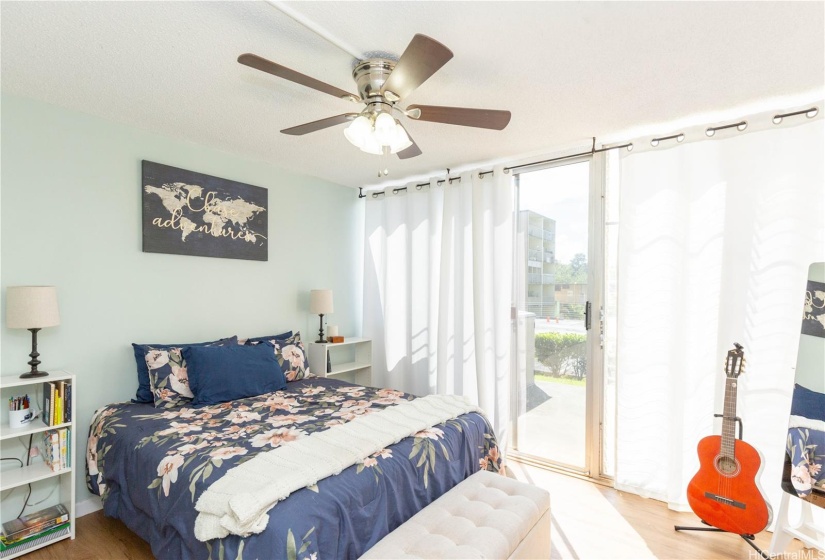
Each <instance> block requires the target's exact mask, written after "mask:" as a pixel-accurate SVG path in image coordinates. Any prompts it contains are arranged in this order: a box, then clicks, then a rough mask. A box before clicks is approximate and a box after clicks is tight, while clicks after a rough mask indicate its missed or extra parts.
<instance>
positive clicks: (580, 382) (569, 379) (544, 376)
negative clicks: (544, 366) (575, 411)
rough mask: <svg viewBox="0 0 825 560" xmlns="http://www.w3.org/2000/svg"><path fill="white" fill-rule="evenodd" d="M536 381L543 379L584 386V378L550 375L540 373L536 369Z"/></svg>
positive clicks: (550, 381) (547, 381) (549, 381)
mask: <svg viewBox="0 0 825 560" xmlns="http://www.w3.org/2000/svg"><path fill="white" fill-rule="evenodd" d="M535 375H536V381H543V382H546V383H561V384H563V385H579V386H581V387H584V386H585V379H583V378H582V379H576V378H575V377H567V376H564V377H553V376H552V375H549V374H546V373H542V372H540V371H537V372H536V373H535Z"/></svg>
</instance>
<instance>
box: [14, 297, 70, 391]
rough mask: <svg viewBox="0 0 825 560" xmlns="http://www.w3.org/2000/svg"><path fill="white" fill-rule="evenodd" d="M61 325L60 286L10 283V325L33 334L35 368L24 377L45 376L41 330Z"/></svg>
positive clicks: (30, 363)
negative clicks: (42, 362) (40, 344)
mask: <svg viewBox="0 0 825 560" xmlns="http://www.w3.org/2000/svg"><path fill="white" fill-rule="evenodd" d="M59 324H60V312H59V311H58V309H57V288H55V287H54V286H9V287H8V288H6V326H7V327H9V328H10V329H28V330H30V331H31V333H32V352H31V354H29V357H31V360H30V361H29V366H31V371H29V372H28V373H24V374H23V375H21V376H20V377H22V378H29V377H44V376H46V375H49V374H48V373H47V372H45V371H40V370H38V369H37V366H39V365H40V360H38V359H37V358H38V356H40V354H39V353H38V352H37V331H39V330H40V329H42V328H44V327H54V326H56V325H59Z"/></svg>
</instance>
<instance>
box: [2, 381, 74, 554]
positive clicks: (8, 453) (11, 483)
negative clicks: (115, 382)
mask: <svg viewBox="0 0 825 560" xmlns="http://www.w3.org/2000/svg"><path fill="white" fill-rule="evenodd" d="M49 381H69V382H71V384H72V414H71V418H70V419H69V422H65V423H62V424H57V425H54V426H47V425H46V423H45V422H44V421H43V420H42V417H41V418H37V419H36V420H34V421H32V422H31V423H29V424H28V425H26V426H23V427H22V428H14V429H11V428H9V412H8V406H7V404H6V403H8V400H9V397H20V396H24V395H28V396H29V398H30V399H31V400H32V402H33V403H34V405H35V406H36V407H37V408H38V409H42V408H43V383H45V382H49ZM0 404H2V405H3V406H2V407H0V410H1V411H2V412H0V455H2V456H3V457H17V458H20V459H22V460H23V461H24V462H25V460H26V457H25V454H23V455H22V456H21V454H20V453H21V448H22V451H25V447H26V446H27V445H28V437H24V436H29V435H32V436H34V438H35V439H34V443H33V444H32V446H33V447H34V446H35V445H36V444H37V443H38V438H37V434H39V433H42V432H45V431H46V430H56V429H59V428H70V430H69V432H70V437H69V455H70V459H69V461H70V465H71V466H70V467H68V468H64V469H61V470H59V471H52V470H51V468H49V467H48V465H46V463H44V462H43V459H42V458H41V457H40V456H39V455H38V456H36V457H32V458H31V464H29V465H28V466H24V467H18V466H16V465H17V463H16V462H15V463H14V465H15V466H14V467H13V468H12V467H11V466H10V465H11V464H12V462H11V461H3V462H2V463H3V465H2V470H0V492H3V493H4V494H6V493H7V492H8V491H10V490H14V489H16V488H20V487H21V486H26V485H27V484H35V485H42V486H43V488H41V489H40V490H41V491H43V492H46V493H48V494H49V495H50V496H52V497H51V498H48V497H47V499H46V500H44V502H43V503H42V504H39V505H37V506H33V507H32V506H29V507H27V508H26V512H25V513H27V514H28V513H34V512H35V511H39V510H41V509H45V508H48V507H50V506H53V505H56V504H58V503H60V504H63V505H64V506H65V507H66V509H67V510H69V527H68V528H67V529H65V530H63V531H58V532H56V533H52V534H51V535H48V536H46V537H43V538H40V539H35V540H33V541H30V542H28V543H25V544H22V545H20V546H19V547H15V548H10V549H8V550H5V551H3V552H2V553H0V559H2V560H10V559H11V558H17V557H18V556H22V555H24V554H27V553H29V552H32V551H34V550H37V549H39V548H43V547H44V546H48V545H50V544H52V543H55V542H57V541H60V540H63V539H69V538H70V539H74V538H75V526H76V523H75V519H76V518H75V490H76V489H75V472H74V471H75V469H76V468H77V445H76V443H77V434H76V429H75V425H74V424H75V419H76V418H77V412H76V411H77V380H76V378H75V376H74V375H73V374H71V373H69V372H66V371H51V372H49V375H48V376H45V377H33V378H29V379H21V378H20V376H19V375H4V376H2V377H0ZM21 440H22V441H23V442H25V444H23V443H21ZM14 448H16V451H15V450H14ZM49 487H51V490H49ZM24 492H25V490H17V491H16V492H13V493H11V494H10V495H7V498H6V500H2V502H3V503H0V511H2V522H4V523H5V522H6V521H9V520H11V519H13V518H14V517H15V516H16V515H17V514H18V513H19V509H18V508H19V507H20V505H21V504H22V502H20V499H19V497H20V494H21V493H24ZM24 495H25V494H24ZM55 495H56V497H55ZM30 500H31V501H32V502H34V501H36V500H35V499H34V495H32V497H31V498H30ZM6 501H8V502H14V504H15V509H14V511H12V512H10V511H8V510H9V506H8V505H7V504H5V502H6Z"/></svg>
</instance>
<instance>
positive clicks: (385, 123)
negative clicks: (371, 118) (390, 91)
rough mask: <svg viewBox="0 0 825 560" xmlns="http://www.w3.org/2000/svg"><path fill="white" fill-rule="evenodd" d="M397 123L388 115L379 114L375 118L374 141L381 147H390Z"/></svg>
mask: <svg viewBox="0 0 825 560" xmlns="http://www.w3.org/2000/svg"><path fill="white" fill-rule="evenodd" d="M397 127H398V123H396V122H395V119H394V118H393V117H392V115H390V114H389V113H381V114H379V115H378V116H377V117H375V139H376V140H377V141H378V143H379V144H381V145H382V146H391V145H392V143H393V140H395V137H396V128H397Z"/></svg>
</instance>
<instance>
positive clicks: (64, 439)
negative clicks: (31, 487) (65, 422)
mask: <svg viewBox="0 0 825 560" xmlns="http://www.w3.org/2000/svg"><path fill="white" fill-rule="evenodd" d="M71 433H72V432H71V428H59V429H57V430H46V431H45V432H43V433H42V434H41V435H42V441H41V442H40V443H41V445H40V455H41V456H42V457H43V461H45V463H46V465H48V467H49V468H50V469H51V470H53V471H60V470H63V469H66V468H69V467H71V466H72V465H71V460H70V458H71V455H70V453H69V451H70V450H69V445H71V438H70V437H69V436H71Z"/></svg>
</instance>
